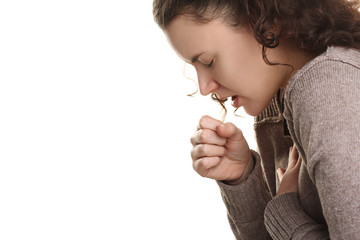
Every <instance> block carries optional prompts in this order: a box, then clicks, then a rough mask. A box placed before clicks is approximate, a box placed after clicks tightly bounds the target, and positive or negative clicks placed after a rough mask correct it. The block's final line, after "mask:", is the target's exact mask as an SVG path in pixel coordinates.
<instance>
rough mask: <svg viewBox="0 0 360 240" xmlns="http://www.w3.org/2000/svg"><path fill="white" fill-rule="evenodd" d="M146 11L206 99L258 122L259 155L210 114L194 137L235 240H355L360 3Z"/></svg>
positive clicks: (359, 190) (359, 225) (213, 2)
mask: <svg viewBox="0 0 360 240" xmlns="http://www.w3.org/2000/svg"><path fill="white" fill-rule="evenodd" d="M153 13H154V17H155V21H156V22H157V24H158V25H159V26H160V27H161V28H162V29H163V31H164V33H165V34H166V36H167V38H168V40H169V42H170V44H171V45H172V47H173V48H174V50H175V51H176V53H177V54H178V55H179V57H180V58H182V59H183V60H184V61H185V62H187V63H189V64H192V65H193V66H194V67H195V69H196V71H197V76H198V81H199V88H200V92H201V94H203V95H208V94H214V95H215V96H216V97H217V99H218V100H219V101H225V100H226V99H229V98H231V100H232V105H233V106H234V107H235V108H239V107H243V108H244V110H245V111H246V112H247V113H248V114H250V115H252V116H255V124H254V127H255V133H256V140H257V143H258V148H259V152H258V153H257V152H255V151H252V150H250V149H249V147H248V144H247V142H246V140H245V139H244V137H243V135H242V133H241V130H240V129H238V128H236V127H235V126H234V125H233V124H232V123H222V122H221V121H218V120H215V119H213V118H211V117H208V116H204V117H203V118H202V119H201V120H200V122H199V125H198V130H197V131H196V133H195V134H194V135H193V137H192V138H191V142H192V144H193V149H192V152H191V155H192V159H193V167H194V169H195V171H196V172H198V173H199V174H200V175H201V176H204V177H208V178H212V179H215V180H217V183H218V184H219V187H220V189H221V193H222V196H223V200H224V203H225V205H226V207H227V209H228V218H229V222H230V225H231V228H232V230H233V232H234V234H235V236H236V238H237V239H329V238H331V239H360V204H359V200H358V196H360V177H359V171H360V162H359V160H360V150H359V148H358V146H357V145H358V142H359V137H360V124H359V123H358V119H360V112H359V110H360V94H359V93H360V51H359V49H360V15H359V12H358V2H357V1H347V0H286V1H281V0H254V1H247V0H237V1H222V0H193V1H191V0H187V1H185V0H183V1H181V0H154V3H153ZM292 145H295V147H294V148H292V149H290V152H289V148H290V146H292ZM296 149H298V152H299V155H300V156H301V159H302V160H301V159H300V157H299V159H298V156H297V150H296ZM288 160H289V161H288ZM287 165H288V169H287V170H286V172H285V174H284V171H283V168H285V167H286V166H287ZM276 169H278V173H279V175H278V177H277V176H276V174H275V172H276ZM283 175H284V176H283ZM281 178H282V181H281V184H280V179H281Z"/></svg>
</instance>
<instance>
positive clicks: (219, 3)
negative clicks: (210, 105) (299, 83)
mask: <svg viewBox="0 0 360 240" xmlns="http://www.w3.org/2000/svg"><path fill="white" fill-rule="evenodd" d="M359 1H360V0H154V1H153V15H154V20H155V22H156V23H157V24H158V25H159V26H160V28H161V29H163V30H165V29H166V27H167V26H168V25H169V24H170V23H171V21H172V20H173V19H174V18H176V17H177V16H179V15H186V16H189V17H191V18H192V20H194V21H195V22H198V23H207V22H210V21H211V20H214V19H216V18H219V17H221V18H222V19H224V21H225V22H226V23H227V24H229V25H230V26H233V27H235V28H238V27H242V26H250V27H251V28H252V31H253V34H254V36H255V38H256V40H257V41H258V42H259V43H260V44H261V45H262V46H263V47H262V57H263V59H264V61H265V62H266V63H267V64H269V65H285V66H289V67H291V68H293V67H292V66H290V65H288V64H286V63H272V62H270V61H269V60H268V59H267V57H266V49H267V48H275V47H277V46H278V45H279V42H280V41H281V40H287V41H289V42H291V43H293V44H294V46H295V47H297V48H298V49H299V50H302V51H304V52H306V53H309V54H311V55H319V54H321V53H323V52H325V50H326V49H327V47H329V46H341V47H347V48H356V49H360V12H359V7H360V2H359ZM275 26H276V29H277V32H276V33H274V27H275ZM211 97H212V99H213V100H216V101H218V102H219V103H220V104H221V106H222V107H223V109H224V110H225V113H224V116H223V118H225V115H226V108H225V106H224V101H221V100H220V99H218V98H217V96H216V94H212V95H211ZM235 111H236V110H235Z"/></svg>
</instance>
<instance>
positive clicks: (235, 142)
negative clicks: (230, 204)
mask: <svg viewBox="0 0 360 240" xmlns="http://www.w3.org/2000/svg"><path fill="white" fill-rule="evenodd" d="M274 29H276V28H274ZM164 33H165V35H166V36H167V38H168V40H169V43H170V44H171V46H172V47H173V49H174V50H175V52H176V53H177V54H178V56H179V57H180V58H181V59H183V60H184V61H185V62H187V63H189V64H191V65H193V66H194V67H195V70H196V72H197V77H198V82H199V89H200V92H201V94H202V95H208V94H210V93H215V94H216V95H217V96H218V97H219V98H220V99H226V98H229V97H233V96H236V101H235V103H233V105H235V107H240V106H241V107H243V108H244V110H245V111H246V112H247V113H248V114H249V115H252V116H256V115H258V114H260V113H261V112H262V111H263V110H264V109H265V108H266V107H267V106H268V104H269V103H270V101H271V99H272V98H273V96H274V95H275V94H276V92H277V91H278V90H279V89H280V88H284V87H286V84H287V81H288V80H289V79H290V77H291V76H292V75H293V74H294V73H295V72H296V71H297V70H298V69H300V68H301V67H302V66H303V65H305V64H306V63H307V62H308V61H309V60H310V59H311V58H312V57H311V56H308V55H306V54H305V53H303V52H300V51H297V50H295V48H294V47H293V46H291V44H288V43H286V42H285V41H280V43H281V44H280V45H279V46H278V47H276V48H274V49H267V57H268V59H269V60H270V61H271V62H278V63H286V64H290V65H291V66H293V67H294V70H292V69H291V68H290V67H288V66H283V65H277V66H270V65H268V64H266V63H265V62H264V60H263V58H262V46H261V45H260V44H259V43H258V42H257V41H256V39H255V38H254V36H253V35H252V34H251V31H250V29H249V28H248V27H246V26H245V27H241V28H240V27H238V28H234V27H231V26H229V25H227V24H226V23H225V22H224V21H223V19H221V18H218V19H214V20H212V21H210V22H208V23H201V24H200V23H196V22H194V21H193V20H192V19H191V18H190V17H188V16H185V15H183V16H179V17H177V18H175V19H174V20H173V21H172V22H171V23H170V24H169V25H168V27H167V28H166V29H165V30H164ZM191 143H192V144H193V149H192V151H191V157H192V159H193V167H194V169H195V171H196V172H198V173H199V174H200V175H201V176H204V177H208V178H212V179H215V180H222V181H225V182H226V183H228V184H239V183H241V182H242V181H244V180H245V179H246V178H247V176H248V175H249V174H250V172H251V171H252V169H253V167H254V162H253V159H252V156H251V152H250V149H249V146H248V144H247V142H246V140H245V138H244V137H243V134H242V132H241V130H240V129H238V128H237V127H235V125H234V124H232V123H222V122H221V121H219V120H216V119H213V118H211V117H209V116H204V117H202V118H201V120H200V121H199V125H198V129H197V131H196V132H195V134H194V135H193V136H192V137H191Z"/></svg>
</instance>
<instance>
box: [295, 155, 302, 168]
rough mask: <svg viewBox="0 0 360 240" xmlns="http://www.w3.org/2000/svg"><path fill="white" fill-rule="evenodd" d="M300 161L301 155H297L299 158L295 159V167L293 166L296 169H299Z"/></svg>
mask: <svg viewBox="0 0 360 240" xmlns="http://www.w3.org/2000/svg"><path fill="white" fill-rule="evenodd" d="M301 162H302V159H301V157H300V156H299V158H298V160H297V162H296V165H295V167H294V168H295V169H296V170H297V171H298V170H300V166H301Z"/></svg>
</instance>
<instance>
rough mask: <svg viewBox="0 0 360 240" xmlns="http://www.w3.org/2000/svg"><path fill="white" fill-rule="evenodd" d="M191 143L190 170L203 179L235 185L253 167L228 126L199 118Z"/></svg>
mask: <svg viewBox="0 0 360 240" xmlns="http://www.w3.org/2000/svg"><path fill="white" fill-rule="evenodd" d="M191 143H192V145H193V149H192V150H191V157H192V159H193V167H194V169H195V171H196V172H197V173H199V174H200V175H201V176H203V177H207V178H212V179H215V180H222V181H225V182H226V183H228V184H239V183H240V182H242V181H243V180H245V179H246V178H247V176H248V175H249V174H250V172H251V171H252V169H253V167H254V161H253V159H252V155H251V151H250V149H249V145H248V144H247V142H246V140H245V138H244V136H243V134H242V132H241V130H240V129H238V128H237V127H236V126H235V125H234V124H232V123H222V122H221V121H219V120H216V119H214V118H211V117H209V116H203V117H202V118H201V119H200V121H199V125H198V129H197V131H196V132H195V134H194V135H193V136H192V137H191Z"/></svg>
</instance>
